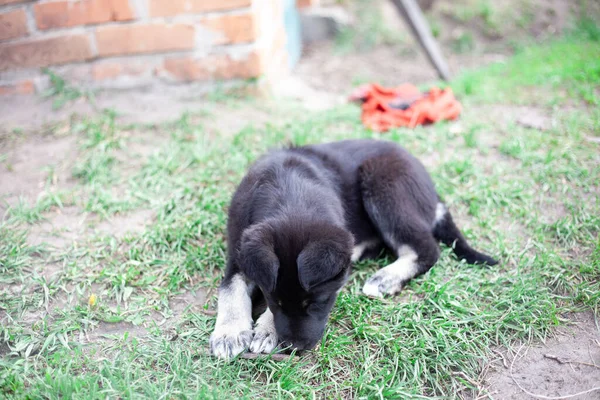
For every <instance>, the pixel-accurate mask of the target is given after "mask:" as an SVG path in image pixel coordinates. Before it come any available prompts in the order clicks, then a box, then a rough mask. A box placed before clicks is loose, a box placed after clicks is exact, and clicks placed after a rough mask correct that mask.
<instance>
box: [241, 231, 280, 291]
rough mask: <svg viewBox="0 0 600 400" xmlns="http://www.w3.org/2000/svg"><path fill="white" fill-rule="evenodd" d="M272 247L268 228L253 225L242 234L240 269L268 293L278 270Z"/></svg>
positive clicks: (277, 262)
mask: <svg viewBox="0 0 600 400" xmlns="http://www.w3.org/2000/svg"><path fill="white" fill-rule="evenodd" d="M273 246H274V245H273V233H272V231H271V228H270V227H268V226H265V225H262V224H257V225H253V226H251V227H250V228H247V229H246V230H245V231H244V233H243V234H242V240H241V245H240V253H239V262H240V269H241V270H242V272H243V273H244V274H245V275H246V276H247V277H248V278H249V279H251V280H252V281H254V282H256V283H257V284H258V286H260V287H261V289H263V290H266V291H268V292H272V291H273V290H274V289H275V283H276V282H277V273H278V270H279V259H278V258H277V256H276V255H275V251H274V247H273Z"/></svg>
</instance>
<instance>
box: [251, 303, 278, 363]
mask: <svg viewBox="0 0 600 400" xmlns="http://www.w3.org/2000/svg"><path fill="white" fill-rule="evenodd" d="M276 346H277V331H276V330H275V321H274V320H273V313H272V312H271V310H269V308H268V307H267V309H266V311H265V312H264V313H263V314H262V315H261V316H260V317H258V319H257V320H256V325H255V326H254V338H253V339H252V343H250V351H251V352H253V353H266V354H268V353H270V352H272V351H273V349H274V348H275V347H276Z"/></svg>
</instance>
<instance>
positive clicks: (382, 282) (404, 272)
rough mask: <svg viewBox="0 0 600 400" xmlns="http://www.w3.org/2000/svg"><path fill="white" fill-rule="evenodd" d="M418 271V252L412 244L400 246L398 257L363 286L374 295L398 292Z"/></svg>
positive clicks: (369, 294) (364, 289)
mask: <svg viewBox="0 0 600 400" xmlns="http://www.w3.org/2000/svg"><path fill="white" fill-rule="evenodd" d="M418 271H419V270H418V266H417V253H415V251H414V250H413V249H412V248H411V247H410V246H406V245H403V246H400V248H399V249H398V259H397V260H396V261H394V262H393V263H391V264H390V265H388V266H387V267H384V268H382V269H380V270H379V271H377V272H376V273H375V274H373V275H372V276H371V277H370V278H369V279H368V280H367V282H366V283H365V285H364V286H363V289H362V290H363V293H364V294H366V295H367V296H372V297H383V295H384V294H396V293H398V292H399V291H401V290H402V288H403V287H404V285H405V284H406V282H408V281H409V280H411V279H412V278H414V277H415V275H417V273H418Z"/></svg>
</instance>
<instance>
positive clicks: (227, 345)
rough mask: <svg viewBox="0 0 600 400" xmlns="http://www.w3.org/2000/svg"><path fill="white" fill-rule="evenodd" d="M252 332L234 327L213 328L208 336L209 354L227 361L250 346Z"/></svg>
mask: <svg viewBox="0 0 600 400" xmlns="http://www.w3.org/2000/svg"><path fill="white" fill-rule="evenodd" d="M252 335H253V332H252V330H248V329H243V328H242V329H240V328H239V327H238V326H235V325H224V326H219V327H217V328H215V331H214V332H213V333H212V335H210V339H209V342H210V352H211V353H212V354H213V355H214V356H216V357H218V358H222V359H224V360H229V359H231V358H233V357H235V356H237V355H238V354H240V353H241V352H243V351H244V350H246V349H247V348H248V346H250V343H251V341H252Z"/></svg>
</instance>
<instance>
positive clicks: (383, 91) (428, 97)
mask: <svg viewBox="0 0 600 400" xmlns="http://www.w3.org/2000/svg"><path fill="white" fill-rule="evenodd" d="M350 100H352V101H361V102H362V117H361V119H362V122H363V124H364V125H365V126H366V127H367V128H370V129H373V130H374V131H378V132H385V131H387V130H388V129H390V128H394V127H398V126H406V127H409V128H414V127H415V126H417V125H420V124H428V123H433V122H436V121H440V120H447V119H456V118H458V116H459V115H460V113H461V111H462V106H461V105H460V103H459V102H458V100H456V98H455V97H454V94H453V93H452V89H450V88H446V89H440V88H435V87H434V88H431V89H430V90H429V92H427V93H421V92H420V91H419V89H418V88H417V87H416V86H414V85H411V84H404V85H400V86H398V87H397V88H385V87H382V86H379V85H377V84H374V83H372V84H368V85H364V86H361V87H359V88H357V89H356V90H355V91H354V92H353V93H352V95H350ZM394 105H395V106H394ZM400 107H402V108H406V109H400Z"/></svg>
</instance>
